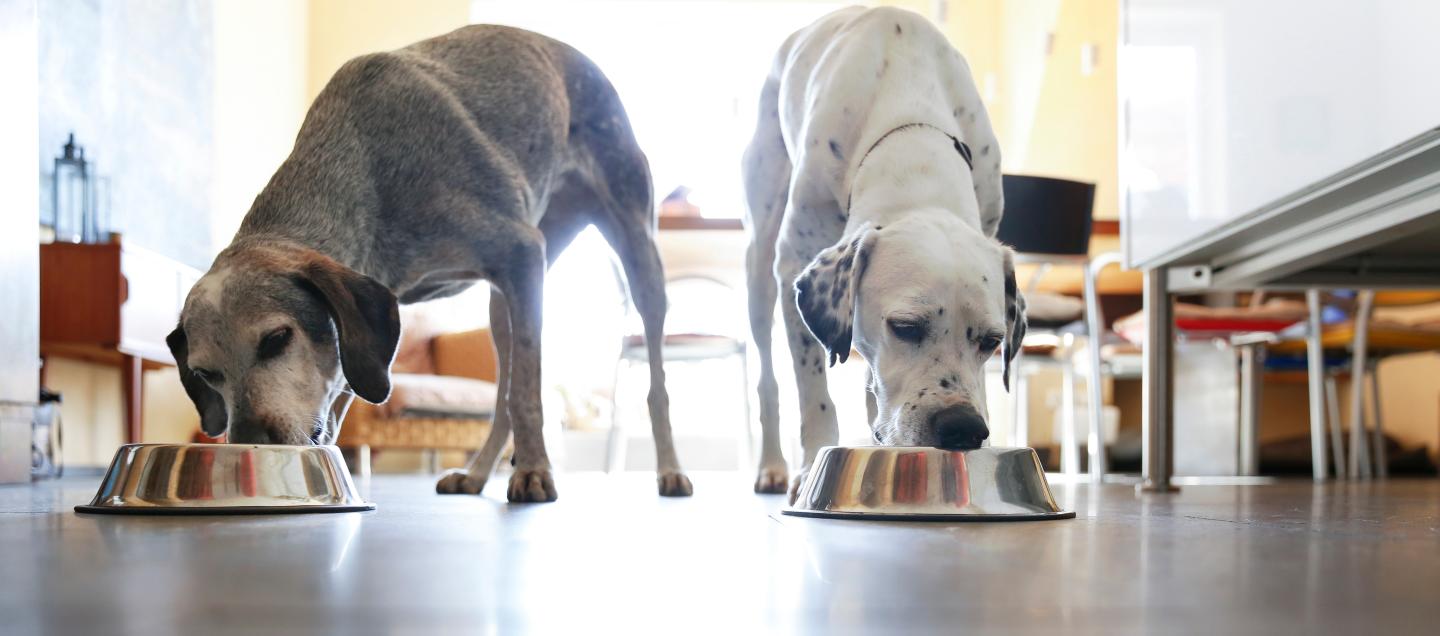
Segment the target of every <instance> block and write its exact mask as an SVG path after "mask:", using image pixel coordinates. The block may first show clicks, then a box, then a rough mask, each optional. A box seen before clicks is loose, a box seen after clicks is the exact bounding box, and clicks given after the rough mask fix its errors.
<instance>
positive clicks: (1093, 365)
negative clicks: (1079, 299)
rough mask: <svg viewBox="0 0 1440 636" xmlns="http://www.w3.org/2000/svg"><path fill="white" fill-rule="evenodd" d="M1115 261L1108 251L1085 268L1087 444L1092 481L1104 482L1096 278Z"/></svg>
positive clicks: (1100, 332)
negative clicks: (1088, 421) (1088, 404)
mask: <svg viewBox="0 0 1440 636" xmlns="http://www.w3.org/2000/svg"><path fill="white" fill-rule="evenodd" d="M1112 262H1114V263H1118V262H1119V259H1118V255H1116V254H1107V255H1103V256H1100V257H1098V258H1096V259H1095V260H1093V261H1091V262H1090V264H1089V265H1087V266H1086V267H1085V272H1084V274H1085V286H1084V291H1085V327H1086V331H1087V335H1088V337H1089V343H1088V344H1087V346H1086V349H1087V353H1089V360H1088V362H1089V364H1090V379H1089V381H1088V388H1089V390H1090V409H1089V416H1090V436H1089V439H1087V440H1086V446H1087V448H1088V449H1089V451H1090V482H1091V483H1096V484H1098V483H1101V482H1102V481H1104V480H1105V472H1106V471H1107V470H1109V465H1108V464H1109V461H1108V459H1107V457H1106V452H1105V442H1106V440H1105V397H1104V391H1103V385H1102V383H1103V382H1104V377H1105V376H1104V375H1103V373H1104V372H1103V368H1102V364H1101V359H1100V347H1101V346H1102V345H1103V344H1104V342H1105V329H1104V322H1105V319H1104V316H1103V315H1102V313H1101V308H1100V293H1099V290H1098V289H1097V281H1098V279H1099V277H1100V271H1101V270H1103V269H1104V268H1105V266H1107V265H1109V264H1111V263H1112Z"/></svg>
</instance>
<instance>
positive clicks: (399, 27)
mask: <svg viewBox="0 0 1440 636" xmlns="http://www.w3.org/2000/svg"><path fill="white" fill-rule="evenodd" d="M469 21H470V2H469V0H412V1H409V2H397V1H396V0H310V43H309V51H310V56H309V62H308V65H307V68H308V82H307V85H308V91H307V93H306V95H307V99H306V102H309V101H310V100H313V99H314V98H315V96H316V95H318V94H319V93H320V89H321V88H324V87H325V83H326V82H328V81H330V76H331V75H334V74H335V70H336V69H338V68H340V65H342V64H344V63H345V62H346V61H348V60H350V59H351V58H353V57H356V56H358V55H363V54H365V53H373V52H376V51H388V50H392V49H398V48H400V47H402V46H405V45H407V44H412V43H415V42H418V41H420V40H423V39H425V38H429V37H434V36H436V35H440V34H442V33H446V32H448V31H453V30H455V29H458V28H460V27H462V26H465V25H466V24H468V23H469Z"/></svg>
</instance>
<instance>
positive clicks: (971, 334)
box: [965, 327, 975, 340]
mask: <svg viewBox="0 0 1440 636" xmlns="http://www.w3.org/2000/svg"><path fill="white" fill-rule="evenodd" d="M974 337H975V329H974V328H973V327H966V328H965V339H966V340H969V339H971V338H974Z"/></svg>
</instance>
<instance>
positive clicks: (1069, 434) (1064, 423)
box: [1060, 333, 1080, 476]
mask: <svg viewBox="0 0 1440 636" xmlns="http://www.w3.org/2000/svg"><path fill="white" fill-rule="evenodd" d="M1063 342H1064V345H1063V348H1062V351H1061V356H1062V357H1063V359H1062V366H1061V381H1060V408H1061V409H1062V410H1061V412H1060V426H1061V432H1060V470H1061V471H1063V472H1064V473H1065V474H1066V475H1070V476H1078V475H1079V474H1080V435H1079V433H1080V431H1078V430H1076V428H1075V427H1076V426H1077V425H1078V423H1077V422H1076V421H1075V357H1074V355H1073V354H1072V352H1073V351H1074V349H1075V347H1074V345H1075V336H1073V335H1071V334H1068V333H1067V334H1065V337H1064V341H1063Z"/></svg>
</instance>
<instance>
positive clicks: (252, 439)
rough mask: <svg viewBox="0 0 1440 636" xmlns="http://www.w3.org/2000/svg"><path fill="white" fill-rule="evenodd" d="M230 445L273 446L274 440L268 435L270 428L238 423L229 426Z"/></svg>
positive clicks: (251, 423) (249, 423)
mask: <svg viewBox="0 0 1440 636" xmlns="http://www.w3.org/2000/svg"><path fill="white" fill-rule="evenodd" d="M230 443H232V444H273V443H275V440H274V436H272V435H271V434H270V427H268V426H264V425H262V424H256V423H253V422H240V423H237V424H234V425H231V426H230Z"/></svg>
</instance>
